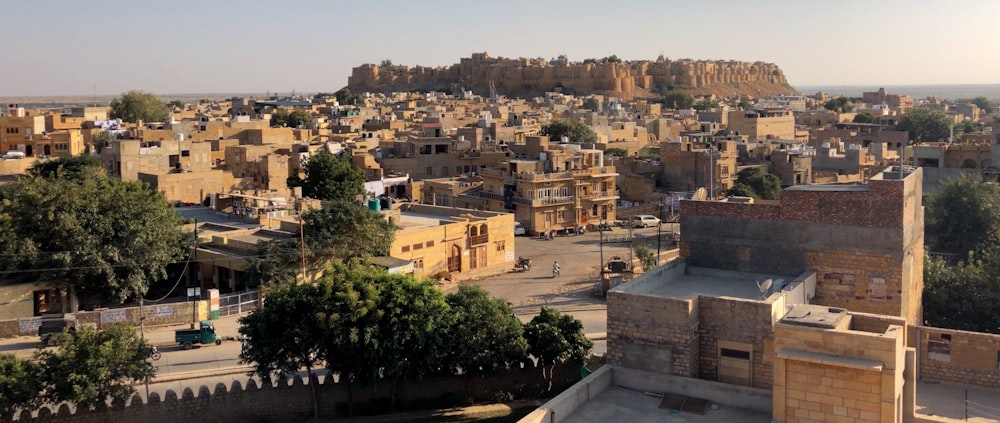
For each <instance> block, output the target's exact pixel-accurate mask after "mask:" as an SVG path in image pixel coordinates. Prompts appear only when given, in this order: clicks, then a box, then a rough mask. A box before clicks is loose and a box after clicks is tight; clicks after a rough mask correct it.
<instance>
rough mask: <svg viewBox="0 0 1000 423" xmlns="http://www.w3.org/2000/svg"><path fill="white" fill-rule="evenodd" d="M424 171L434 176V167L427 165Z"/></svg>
mask: <svg viewBox="0 0 1000 423" xmlns="http://www.w3.org/2000/svg"><path fill="white" fill-rule="evenodd" d="M425 173H427V176H434V167H432V166H427V169H426V172H425Z"/></svg>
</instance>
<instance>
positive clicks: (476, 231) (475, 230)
mask: <svg viewBox="0 0 1000 423" xmlns="http://www.w3.org/2000/svg"><path fill="white" fill-rule="evenodd" d="M476 235H479V229H478V228H476V227H475V226H469V236H476Z"/></svg>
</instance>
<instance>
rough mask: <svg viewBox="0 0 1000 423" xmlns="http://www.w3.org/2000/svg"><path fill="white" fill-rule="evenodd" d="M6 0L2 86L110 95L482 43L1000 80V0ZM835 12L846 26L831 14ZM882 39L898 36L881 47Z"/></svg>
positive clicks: (551, 52) (331, 80)
mask: <svg viewBox="0 0 1000 423" xmlns="http://www.w3.org/2000/svg"><path fill="white" fill-rule="evenodd" d="M3 5H4V8H3V11H4V16H5V18H6V19H5V20H4V34H5V35H7V37H8V39H9V40H11V42H9V43H7V44H8V45H5V46H4V47H5V49H4V54H3V55H0V68H2V69H4V71H5V74H4V76H5V78H2V79H0V96H3V97H38V96H57V93H67V92H75V93H79V94H75V95H88V94H91V95H92V93H93V89H92V87H93V86H94V85H96V86H97V90H98V92H100V93H102V94H103V95H117V94H120V93H122V92H124V91H127V90H128V89H130V88H136V89H142V90H145V91H149V92H153V93H158V94H161V95H176V94H165V93H243V92H263V91H271V92H276V91H277V92H282V93H285V92H290V91H292V90H295V91H296V92H319V91H336V90H338V89H340V88H341V87H343V86H345V85H347V80H348V76H349V75H350V73H351V69H352V68H353V67H355V66H359V65H361V64H364V63H379V62H381V61H382V60H386V59H388V60H391V61H392V62H394V63H397V64H406V65H422V66H428V67H437V66H446V65H450V64H454V63H458V62H459V60H460V59H461V58H464V57H469V55H470V54H472V53H476V52H487V53H489V54H490V55H491V56H494V57H501V56H502V57H543V58H555V57H558V56H560V55H566V56H567V57H569V59H570V60H573V61H582V60H584V59H586V58H600V57H606V56H611V55H616V56H618V57H620V58H622V59H625V60H634V59H641V60H652V59H654V58H656V57H657V56H658V55H661V54H662V55H663V56H664V57H667V58H671V59H677V58H691V59H695V60H738V61H744V62H755V61H762V62H767V63H774V64H776V65H777V66H779V67H780V68H781V70H782V71H783V72H784V73H785V76H786V77H787V78H788V80H789V81H790V82H791V83H792V84H793V86H794V85H795V83H798V84H801V85H802V86H814V85H822V84H832V85H867V84H865V83H857V82H855V81H871V80H875V79H879V80H892V81H894V82H893V84H894V85H926V84H933V83H926V82H924V81H935V82H939V81H946V82H947V83H950V84H992V83H1000V57H997V56H996V55H991V54H988V47H989V46H991V45H995V44H996V41H997V35H996V34H995V33H994V32H992V31H988V30H984V29H983V28H991V27H992V26H993V24H994V22H993V21H994V20H995V16H998V15H1000V2H989V1H980V2H972V3H969V4H964V3H963V4H961V5H960V7H959V6H956V5H955V4H952V3H947V2H938V1H933V0H887V1H880V2H868V1H863V0H840V1H838V2H834V3H803V2H799V1H792V0H763V1H757V2H745V1H735V0H703V1H700V2H687V3H674V2H662V1H652V0H622V1H620V2H617V3H615V4H614V5H613V7H611V8H610V9H609V5H608V4H607V3H606V2H601V1H598V0H575V1H566V0H552V1H545V2H539V1H534V0H508V1H507V2H505V3H504V4H503V7H495V5H493V4H490V3H477V2H472V3H469V2H462V3H460V2H455V1H454V0H434V1H431V2H411V1H400V0H385V1H383V2H380V3H378V4H377V5H374V4H371V3H366V2H328V1H317V0H302V1H300V2H297V3H295V5H294V7H291V8H289V6H285V5H280V4H276V3H273V2H265V1H261V0H245V1H241V2H239V3H233V2H202V1H195V0H176V1H174V2H172V3H171V4H169V5H167V6H164V5H163V4H160V3H157V2H135V1H124V0H105V1H102V2H100V5H99V6H95V5H93V4H90V3H86V2H74V1H65V0H63V1H59V0H52V1H7V2H3ZM373 11H377V13H373ZM609 12H610V13H609ZM288 13H291V15H288ZM295 13H303V14H304V16H308V17H315V18H317V19H314V20H303V19H297V18H295V17H294V16H295ZM362 17H363V18H362ZM779 17H780V18H779ZM945 17H947V18H945ZM328 22H331V23H332V25H331V24H328ZM823 23H836V26H835V27H831V28H829V29H821V28H820V27H818V26H817V25H821V24H823ZM258 31H266V34H267V35H261V33H260V32H258ZM680 40H683V41H682V42H681V41H680ZM868 46H871V47H868ZM884 46H891V48H875V47H884ZM984 48H986V49H985V50H984ZM945 53H946V54H945ZM258 87H259V88H258Z"/></svg>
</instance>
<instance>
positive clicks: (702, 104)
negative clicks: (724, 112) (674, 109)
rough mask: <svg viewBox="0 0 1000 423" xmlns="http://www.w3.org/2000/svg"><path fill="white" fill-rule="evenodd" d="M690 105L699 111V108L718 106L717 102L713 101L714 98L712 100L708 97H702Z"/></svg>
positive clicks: (715, 107) (705, 108)
mask: <svg viewBox="0 0 1000 423" xmlns="http://www.w3.org/2000/svg"><path fill="white" fill-rule="evenodd" d="M691 107H692V108H694V109H695V110H699V111H701V110H709V109H717V108H719V102H718V101H715V100H712V99H710V98H704V99H701V100H698V101H696V102H695V103H694V104H693V105H692V106H691Z"/></svg>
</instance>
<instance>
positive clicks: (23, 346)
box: [0, 341, 42, 352]
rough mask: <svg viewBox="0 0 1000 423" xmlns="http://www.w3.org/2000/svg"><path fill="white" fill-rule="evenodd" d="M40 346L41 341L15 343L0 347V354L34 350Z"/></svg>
mask: <svg viewBox="0 0 1000 423" xmlns="http://www.w3.org/2000/svg"><path fill="white" fill-rule="evenodd" d="M41 344H42V343H41V341H25V342H16V343H13V344H6V345H0V352H7V351H18V350H27V349H34V348H35V347H37V346H39V345H41Z"/></svg>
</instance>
